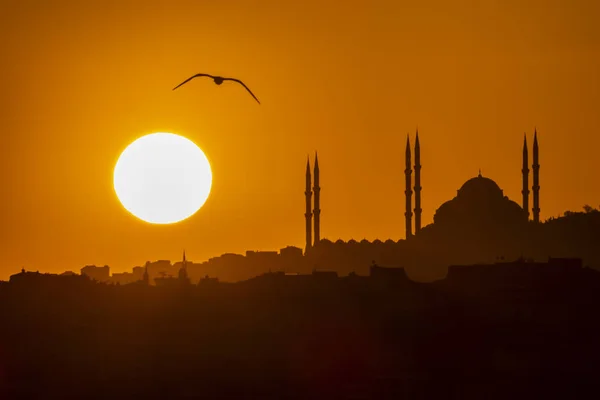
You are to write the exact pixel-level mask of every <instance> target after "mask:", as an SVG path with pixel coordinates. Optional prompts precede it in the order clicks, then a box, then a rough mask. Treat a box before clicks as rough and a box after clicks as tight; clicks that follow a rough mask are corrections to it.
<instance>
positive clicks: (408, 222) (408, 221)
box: [404, 135, 412, 239]
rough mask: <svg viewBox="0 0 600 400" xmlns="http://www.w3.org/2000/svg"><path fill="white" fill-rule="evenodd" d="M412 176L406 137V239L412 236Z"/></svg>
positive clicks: (408, 144) (408, 141)
mask: <svg viewBox="0 0 600 400" xmlns="http://www.w3.org/2000/svg"><path fill="white" fill-rule="evenodd" d="M411 174H412V169H411V166H410V138H409V137H408V135H406V169H405V170H404V176H405V177H406V190H405V191H404V193H405V194H406V211H405V212H404V216H405V218H406V238H407V239H408V238H409V237H410V236H412V224H411V219H412V210H411V203H412V201H411V198H412V190H411V188H410V181H411V179H410V178H411V177H410V175H411Z"/></svg>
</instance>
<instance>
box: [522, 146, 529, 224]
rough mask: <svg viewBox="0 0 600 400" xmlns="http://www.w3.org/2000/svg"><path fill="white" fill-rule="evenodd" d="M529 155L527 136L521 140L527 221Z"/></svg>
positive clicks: (524, 208) (523, 192) (524, 209)
mask: <svg viewBox="0 0 600 400" xmlns="http://www.w3.org/2000/svg"><path fill="white" fill-rule="evenodd" d="M528 158H529V155H528V151H527V134H525V137H524V139H523V169H522V171H521V172H522V173H523V190H521V193H522V194H523V211H524V212H525V218H526V219H527V220H528V221H529V161H528Z"/></svg>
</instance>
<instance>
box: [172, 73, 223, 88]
mask: <svg viewBox="0 0 600 400" xmlns="http://www.w3.org/2000/svg"><path fill="white" fill-rule="evenodd" d="M200 76H208V77H209V78H213V79H214V78H215V77H214V76H212V75H209V74H196V75H194V76H192V77H190V78H187V79H186V80H185V81H183V82H181V83H180V84H179V85H177V86H175V87H174V88H173V90H175V89H177V88H178V87H179V86H181V85H183V84H184V83H187V82H189V81H191V80H192V79H194V78H198V77H200Z"/></svg>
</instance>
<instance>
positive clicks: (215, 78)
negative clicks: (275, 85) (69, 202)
mask: <svg viewBox="0 0 600 400" xmlns="http://www.w3.org/2000/svg"><path fill="white" fill-rule="evenodd" d="M201 76H206V77H208V78H212V80H213V82H214V83H215V84H217V85H220V84H222V83H223V82H224V81H233V82H237V83H239V84H240V85H242V86H243V87H245V88H246V90H247V91H248V93H250V95H251V96H252V97H254V100H256V101H257V102H258V104H260V101H258V99H257V98H256V96H255V95H254V93H252V91H251V90H250V89H248V86H246V85H245V84H244V82H242V81H240V80H239V79H235V78H225V77H222V76H213V75H209V74H196V75H194V76H192V77H191V78H188V79H186V80H185V81H183V82H181V83H180V84H179V85H177V86H175V87H174V88H173V90H175V89H177V88H178V87H179V86H181V85H183V84H185V83H187V82H189V81H191V80H192V79H194V78H198V77H201Z"/></svg>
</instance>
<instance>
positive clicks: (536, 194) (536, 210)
mask: <svg viewBox="0 0 600 400" xmlns="http://www.w3.org/2000/svg"><path fill="white" fill-rule="evenodd" d="M533 221H534V222H540V162H539V148H538V140H537V129H535V130H534V132H533Z"/></svg>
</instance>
